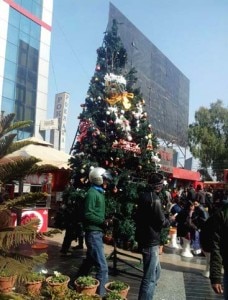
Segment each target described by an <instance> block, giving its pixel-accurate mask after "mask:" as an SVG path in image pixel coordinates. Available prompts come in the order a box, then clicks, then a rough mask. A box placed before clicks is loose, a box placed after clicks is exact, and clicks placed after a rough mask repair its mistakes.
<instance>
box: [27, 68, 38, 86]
mask: <svg viewBox="0 0 228 300" xmlns="http://www.w3.org/2000/svg"><path fill="white" fill-rule="evenodd" d="M36 85H37V73H35V72H32V71H28V77H27V88H28V89H30V90H35V89H36Z"/></svg>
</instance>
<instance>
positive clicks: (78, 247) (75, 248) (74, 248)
mask: <svg viewBox="0 0 228 300" xmlns="http://www.w3.org/2000/svg"><path fill="white" fill-rule="evenodd" d="M72 249H73V250H79V249H83V246H81V245H77V246H75V247H72Z"/></svg>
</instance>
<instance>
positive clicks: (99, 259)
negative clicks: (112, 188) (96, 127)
mask: <svg viewBox="0 0 228 300" xmlns="http://www.w3.org/2000/svg"><path fill="white" fill-rule="evenodd" d="M110 179H111V175H110V174H109V172H108V171H106V170H105V169H103V168H100V167H97V168H94V169H92V170H91V171H90V173H89V181H90V183H91V187H90V188H89V190H88V192H87V195H86V198H85V207H84V231H85V243H86V247H87V252H86V258H85V259H84V260H83V263H82V265H81V266H80V268H79V271H78V274H77V277H79V276H87V275H88V274H89V273H90V271H91V269H92V267H95V268H96V279H98V280H99V282H100V285H99V287H98V290H97V293H98V294H99V295H101V296H103V295H104V293H105V283H106V282H107V281H108V265H107V262H106V257H105V254H104V245H103V229H104V227H105V224H106V221H105V196H104V188H103V186H105V185H107V181H108V180H110Z"/></svg>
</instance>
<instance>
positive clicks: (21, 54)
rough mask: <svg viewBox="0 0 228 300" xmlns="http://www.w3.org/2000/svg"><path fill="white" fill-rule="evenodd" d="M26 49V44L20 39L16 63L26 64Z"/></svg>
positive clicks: (27, 47) (27, 48)
mask: <svg viewBox="0 0 228 300" xmlns="http://www.w3.org/2000/svg"><path fill="white" fill-rule="evenodd" d="M28 50H29V46H28V44H26V43H24V42H22V41H21V42H20V47H19V57H18V64H19V65H22V66H27V61H28Z"/></svg>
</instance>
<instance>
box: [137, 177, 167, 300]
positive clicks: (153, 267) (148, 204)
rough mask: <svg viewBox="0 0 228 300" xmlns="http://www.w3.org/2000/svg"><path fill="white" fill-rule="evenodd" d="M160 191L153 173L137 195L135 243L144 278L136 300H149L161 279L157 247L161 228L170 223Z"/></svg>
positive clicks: (157, 178) (161, 181) (161, 182)
mask: <svg viewBox="0 0 228 300" xmlns="http://www.w3.org/2000/svg"><path fill="white" fill-rule="evenodd" d="M162 187H163V176H162V175H161V174H158V173H152V174H151V175H150V176H149V178H148V187H147V190H146V191H145V192H143V193H142V194H140V195H139V199H138V206H137V210H136V213H135V222H136V237H135V238H136V241H137V242H138V247H139V251H140V252H141V253H142V257H143V277H142V281H141V285H140V289H139V295H138V300H152V299H153V296H154V292H155V288H156V285H157V281H158V279H159V277H160V271H161V266H160V261H159V244H160V234H161V230H162V228H165V227H169V225H170V222H169V220H168V219H167V218H166V217H165V214H164V211H163V209H162V205H161V200H160V198H159V192H160V191H161V189H162Z"/></svg>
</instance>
